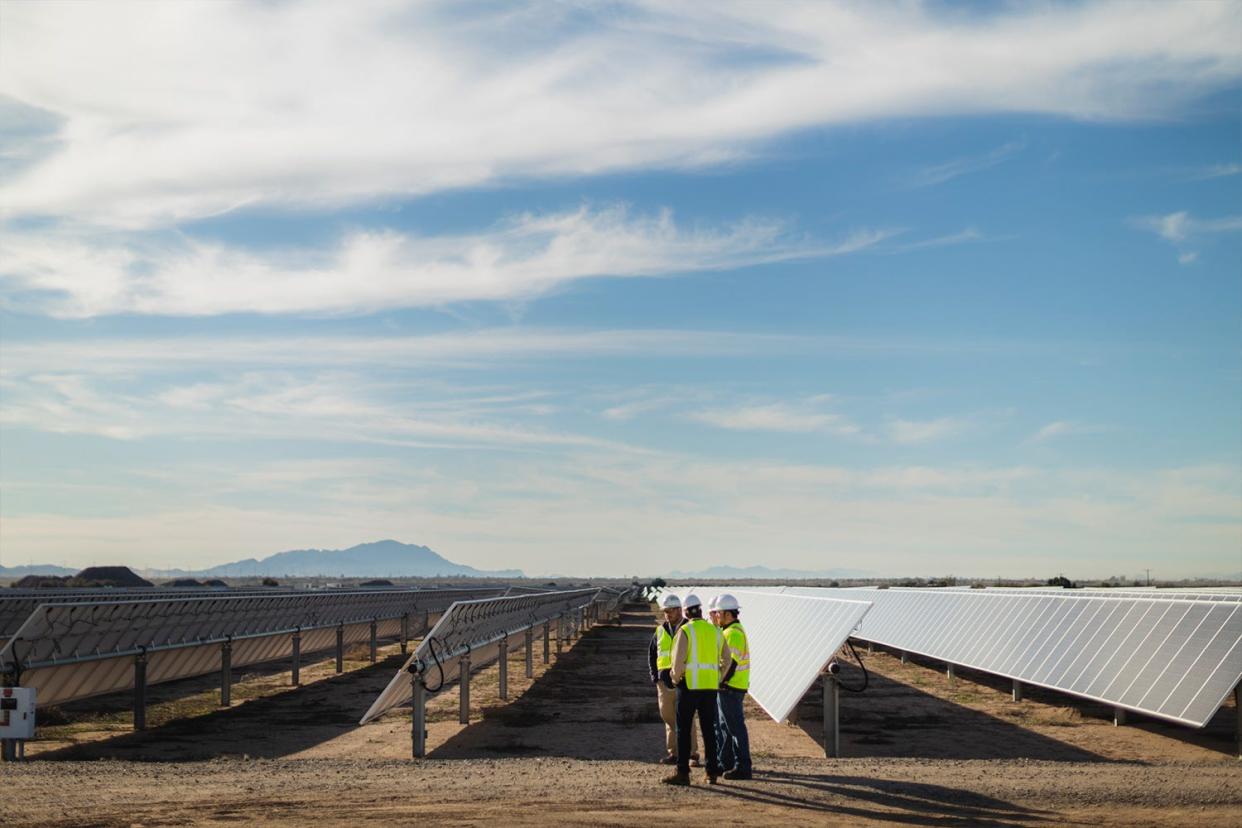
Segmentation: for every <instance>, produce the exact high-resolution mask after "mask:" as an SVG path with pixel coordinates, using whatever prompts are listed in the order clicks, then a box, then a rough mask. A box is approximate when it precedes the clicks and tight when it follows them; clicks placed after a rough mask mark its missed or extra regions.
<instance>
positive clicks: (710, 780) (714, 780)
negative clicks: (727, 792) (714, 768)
mask: <svg viewBox="0 0 1242 828" xmlns="http://www.w3.org/2000/svg"><path fill="white" fill-rule="evenodd" d="M719 779H720V776H719V775H718V774H715V773H712V772H711V771H708V772H707V784H709V785H719V784H720V782H719V781H718V780H719Z"/></svg>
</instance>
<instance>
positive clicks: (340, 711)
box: [0, 611, 1242, 826]
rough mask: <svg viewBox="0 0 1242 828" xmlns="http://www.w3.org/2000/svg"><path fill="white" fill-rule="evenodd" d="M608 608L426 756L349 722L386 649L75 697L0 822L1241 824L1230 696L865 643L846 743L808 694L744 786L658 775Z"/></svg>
mask: <svg viewBox="0 0 1242 828" xmlns="http://www.w3.org/2000/svg"><path fill="white" fill-rule="evenodd" d="M624 621H625V623H624V624H623V625H622V626H620V627H615V626H608V627H597V628H595V629H593V630H591V631H590V632H589V633H587V634H586V635H585V636H584V637H582V638H581V639H579V640H578V641H576V642H574V643H573V644H572V646H569V647H567V648H566V652H565V653H564V654H563V655H562V656H561V657H560V658H559V659H558V658H557V657H556V656H555V654H554V655H553V658H552V663H551V664H549V665H547V666H545V665H543V663H542V661H541V659H540V657H539V648H538V647H536V658H535V665H534V668H535V669H534V672H535V676H534V678H533V679H531V680H528V679H526V678H525V677H524V669H523V667H524V664H523V660H522V659H523V656H522V653H521V651H520V649H519V650H518V651H516V652H514V653H512V654H511V659H512V660H511V662H510V664H511V667H510V670H509V676H510V699H511V700H510V701H509V702H502V701H500V700H499V698H498V697H497V681H496V674H497V670H496V668H495V667H491V668H488V669H487V670H485V671H483V672H482V673H480V674H479V675H477V676H476V678H475V680H474V682H473V684H472V688H471V691H472V692H471V694H472V698H473V701H474V703H475V705H476V712H475V715H474V718H473V720H472V723H471V724H470V725H468V726H464V727H463V726H462V725H459V724H458V723H457V694H456V693H455V692H452V689H451V688H450V690H449V692H446V693H445V694H443V695H441V696H439V697H437V698H436V699H435V700H434V701H433V702H432V704H431V706H430V710H429V718H430V720H431V723H430V725H429V730H430V737H429V743H428V748H429V753H430V755H429V757H428V758H427V759H425V760H422V761H417V762H415V761H411V760H409V759H407V758H406V757H408V755H409V718H408V714H406V713H404V711H394V712H393V713H391V714H389V715H388V716H385V717H383V718H382V719H380V720H379V721H377V722H374V723H372V724H369V725H367V726H365V727H359V726H357V724H356V722H357V719H358V717H359V716H360V715H361V713H362V712H363V711H364V710H365V709H366V707H367V705H368V704H369V703H370V702H371V700H372V699H373V698H374V697H375V695H376V694H377V693H378V692H379V690H380V689H382V687H383V686H384V685H385V684H386V683H387V681H388V679H389V678H391V676H392V674H393V672H394V670H395V668H396V667H397V666H398V665H399V663H400V657H399V655H396V654H395V648H390V652H391V653H393V654H391V655H390V657H389V658H388V659H387V660H386V661H384V662H381V663H380V664H377V665H374V666H373V665H370V664H367V663H365V662H361V661H354V662H351V664H350V665H349V666H350V667H351V668H352V669H350V670H348V671H347V672H346V673H345V674H343V675H341V676H336V675H334V674H333V672H332V668H331V665H330V664H329V663H326V662H325V663H323V664H319V665H315V666H314V667H313V668H310V669H307V668H304V669H303V680H304V682H308V683H307V684H306V686H303V687H302V688H300V689H298V690H291V689H289V688H287V687H286V686H285V685H286V684H287V681H288V676H287V674H285V673H283V672H280V671H279V666H277V667H276V668H268V669H267V670H265V671H258V672H252V673H248V674H246V675H244V676H241V677H240V681H239V683H238V685H237V686H236V687H235V689H234V698H235V699H241V700H243V703H240V704H235V706H234V707H232V708H230V709H227V710H218V709H215V708H214V704H215V702H214V699H215V696H214V691H213V686H214V682H213V680H212V679H210V678H208V679H201V680H193V681H187V682H178V683H176V684H174V685H164V686H160V687H158V688H153V695H155V698H154V704H153V707H152V711H151V713H150V714H149V719H150V721H152V722H153V723H155V724H156V725H157V726H155V727H153V728H152V729H151V730H149V731H147V732H146V733H143V734H132V733H127V732H125V728H126V727H127V722H128V718H127V716H126V715H125V712H124V711H125V709H126V705H127V703H128V699H126V698H124V697H115V698H105V699H95V700H89V701H86V702H82V703H79V704H78V705H75V706H71V707H69V708H66V709H65V710H64V711H63V715H64V718H65V721H64V723H62V724H59V725H54V726H51V727H47V728H44V730H43V731H42V736H43V737H44V741H41V742H39V743H36V744H33V745H31V750H30V751H29V754H30V755H31V756H32V758H33V761H30V762H28V763H26V764H24V765H5V766H0V776H3V777H4V780H3V786H2V789H3V791H4V801H3V803H0V815H2V816H0V823H3V824H4V825H65V826H68V825H75V826H76V825H106V826H132V825H170V824H178V825H179V824H202V825H216V824H238V823H243V824H250V823H255V824H268V825H305V824H307V823H309V822H311V821H320V822H328V823H334V822H346V821H348V822H350V823H356V824H370V823H377V824H378V823H380V822H382V823H385V824H392V823H397V824H402V823H407V822H413V821H415V820H417V821H419V822H425V823H431V824H450V823H451V824H466V825H474V824H480V825H481V824H489V825H495V824H497V823H499V824H506V825H508V824H549V823H551V824H596V825H633V824H637V823H640V822H649V821H651V820H678V821H682V822H685V821H687V820H690V821H693V822H699V821H701V822H708V821H717V820H719V819H726V820H728V821H730V822H734V823H741V824H756V825H758V824H791V823H795V824H796V823H814V824H822V825H856V824H866V823H876V822H879V823H884V822H898V823H908V824H918V825H923V824H946V825H959V824H990V825H1034V824H1049V825H1051V824H1092V825H1155V824H1160V825H1166V826H1167V825H1191V824H1193V825H1212V826H1228V825H1242V762H1239V761H1238V760H1237V759H1235V758H1234V756H1233V753H1232V750H1233V747H1232V741H1231V734H1232V719H1231V718H1230V717H1231V715H1232V711H1231V710H1225V711H1222V713H1221V715H1220V716H1218V717H1217V720H1216V721H1214V723H1213V726H1212V727H1211V728H1209V729H1208V730H1207V731H1206V732H1202V733H1200V732H1195V731H1190V730H1187V729H1185V728H1178V727H1174V726H1165V725H1162V724H1159V723H1155V722H1144V723H1139V724H1136V725H1133V726H1129V727H1123V728H1115V727H1113V726H1112V724H1111V720H1110V719H1109V718H1107V711H1106V710H1104V709H1103V708H1095V707H1094V706H1092V705H1078V704H1071V703H1070V702H1069V701H1068V699H1066V698H1065V697H1057V696H1055V694H1038V693H1036V694H1029V695H1028V697H1027V699H1026V700H1024V701H1023V702H1020V703H1014V702H1012V701H1011V700H1010V699H1009V696H1008V686H1007V685H1004V684H1003V683H1001V682H998V681H995V680H990V679H987V678H986V677H981V676H973V675H970V674H959V679H958V682H957V685H956V687H954V688H949V687H947V685H946V682H945V681H944V678H943V676H942V675H941V674H940V673H939V672H938V671H937V670H935V669H933V666H932V665H919V664H904V665H903V664H901V663H900V662H899V660H898V659H896V658H894V657H892V656H890V655H887V654H883V653H876V654H874V655H872V656H867V655H866V654H864V658H865V659H866V663H867V665H868V666H869V667H870V668H871V670H872V677H871V687H870V688H869V689H868V691H867V692H866V693H864V694H861V695H859V696H847V697H846V698H845V699H844V700H843V706H842V728H843V753H844V754H845V755H846V756H848V757H851V758H847V759H840V760H826V759H824V758H823V752H822V749H821V748H820V746H819V745H818V743H817V741H816V740H817V739H818V736H819V733H820V722H819V721H818V720H817V719H816V718H815V715H816V711H817V710H818V708H819V700H818V693H817V692H814V691H813V692H812V693H811V694H808V697H807V699H805V700H804V704H803V706H802V708H801V711H800V715H799V723H798V724H796V725H778V724H775V723H773V722H771V721H770V720H767V719H765V718H764V717H763V714H762V713H761V712H760V711H759V710H757V709H755V708H753V707H752V709H751V710H750V714H749V716H750V722H751V737H752V743H753V751H754V754H755V761H756V767H757V769H758V771H757V774H756V778H755V779H754V780H752V781H748V782H734V783H724V784H721V785H719V786H716V787H710V788H709V787H708V786H706V785H703V784H701V783H702V778H701V777H699V776H696V777H695V780H694V781H695V783H696V784H695V786H694V787H693V788H691V789H689V790H683V789H669V788H667V787H665V786H662V785H660V784H659V782H658V780H659V778H660V776H661V775H662V774H663V772H664V771H665V768H663V767H661V766H658V765H656V764H654V762H653V760H654V759H655V758H656V757H657V756H658V755H659V754H660V752H661V746H662V725H661V724H660V723H659V721H658V718H657V716H656V712H655V702H654V691H653V690H652V688H651V687H650V685H649V684H647V679H646V666H645V658H646V655H645V644H646V637H647V634H648V631H649V629H650V624H651V623H653V617H652V616H651V615H649V614H646V613H643V612H641V611H632V612H630V613H627V614H626V616H625V618H624ZM858 678H860V676H859V675H858V674H857V672H856V671H849V672H848V673H847V675H846V679H847V680H857V679H858ZM981 682H982V683H981ZM1067 705H1068V706H1067ZM173 716H182V717H187V718H177V719H173V720H171V721H169V719H170V718H171V717H173Z"/></svg>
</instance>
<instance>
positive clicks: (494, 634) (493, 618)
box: [359, 587, 599, 724]
mask: <svg viewBox="0 0 1242 828" xmlns="http://www.w3.org/2000/svg"><path fill="white" fill-rule="evenodd" d="M598 594H599V590H598V589H597V588H595V587H591V588H588V589H576V590H561V591H558V592H545V593H533V594H526V595H503V596H499V597H495V598H485V599H479V600H473V601H457V602H454V603H453V605H452V606H450V607H449V608H448V609H447V610H446V611H445V612H444V614H443V615H442V616H441V617H440V619H439V620H438V621H437V622H436V624H435V626H434V627H433V628H432V629H431V630H430V631H428V633H427V635H426V636H424V637H423V640H422V641H421V642H419V645H418V647H416V648H415V650H414V652H412V653H411V654H410V656H409V658H408V659H406V661H405V663H404V664H403V665H402V666H401V668H400V669H399V670H398V671H397V673H396V675H395V676H393V678H392V679H391V680H390V681H389V682H388V685H387V686H386V687H385V688H384V689H383V691H381V692H380V694H379V695H378V696H377V697H376V698H375V701H373V702H372V703H371V706H370V707H369V708H367V711H366V713H364V714H363V716H362V718H361V719H360V720H359V724H366V723H367V722H369V721H371V720H373V719H376V718H378V717H380V716H382V715H383V714H384V713H387V712H388V711H389V710H392V709H393V708H395V707H400V706H401V705H403V704H405V703H407V702H409V701H410V700H411V699H412V698H413V695H414V694H413V688H412V686H411V672H410V670H411V668H412V667H413V668H415V669H416V670H417V671H418V672H420V673H423V674H424V675H426V674H427V673H430V671H431V669H432V668H433V666H434V668H435V669H436V671H437V673H438V677H439V685H438V686H437V687H436V689H435V690H434V693H439V692H442V691H444V690H446V689H447V688H449V687H450V686H452V685H453V684H455V683H456V681H457V678H458V675H457V672H458V671H457V668H458V667H459V665H460V662H461V660H462V657H463V656H469V659H470V666H471V668H472V669H473V668H475V667H479V666H483V665H485V664H488V663H491V662H492V661H495V660H496V659H497V658H498V657H499V643H500V641H501V640H503V639H504V638H505V637H507V636H510V635H516V634H517V633H519V632H523V631H525V630H527V629H530V628H533V627H535V626H539V625H542V624H544V623H550V622H552V621H560V620H563V619H564V618H566V617H569V616H570V614H571V613H576V612H578V611H579V610H581V609H583V608H585V607H587V606H589V605H590V604H591V603H592V602H593V601H594V600H595V598H596V596H597V595H598ZM428 659H431V661H428Z"/></svg>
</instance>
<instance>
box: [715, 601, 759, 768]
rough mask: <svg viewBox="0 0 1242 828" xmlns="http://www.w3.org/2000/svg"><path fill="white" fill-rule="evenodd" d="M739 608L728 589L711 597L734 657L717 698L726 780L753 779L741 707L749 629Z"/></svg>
mask: <svg viewBox="0 0 1242 828" xmlns="http://www.w3.org/2000/svg"><path fill="white" fill-rule="evenodd" d="M740 610H741V608H740V607H739V606H738V604H737V599H736V598H734V597H733V596H732V595H730V594H729V593H727V592H726V593H723V594H722V595H719V596H717V597H716V598H714V599H712V613H711V616H712V623H713V624H715V625H716V626H717V627H719V628H720V629H721V631H722V632H723V633H724V640H725V643H726V644H728V645H729V653H730V656H731V658H730V661H731V663H730V665H729V669H728V670H727V671H726V672H725V674H724V676H723V677H722V678H721V684H720V693H719V694H718V695H717V697H716V704H717V707H718V708H719V716H718V718H717V721H716V742H717V750H718V751H719V753H718V759H719V764H720V767H722V768H724V769H725V772H724V778H725V779H750V778H751V766H750V735H749V734H748V733H747V732H746V719H745V718H744V715H743V709H742V705H743V702H745V701H746V691H747V690H748V689H750V643H749V642H748V641H747V640H746V630H744V629H743V628H742V625H741V623H740V622H739V621H738V620H737V618H738V614H739V612H740Z"/></svg>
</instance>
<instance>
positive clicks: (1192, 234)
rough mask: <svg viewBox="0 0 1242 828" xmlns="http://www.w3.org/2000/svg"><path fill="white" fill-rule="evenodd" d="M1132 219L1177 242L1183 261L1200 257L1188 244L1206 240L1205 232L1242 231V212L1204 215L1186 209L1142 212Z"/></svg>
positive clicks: (1137, 224)
mask: <svg viewBox="0 0 1242 828" xmlns="http://www.w3.org/2000/svg"><path fill="white" fill-rule="evenodd" d="M1130 221H1131V224H1133V225H1134V226H1136V227H1138V228H1140V229H1143V230H1147V231H1150V232H1152V233H1155V234H1156V235H1157V236H1159V237H1160V238H1162V239H1164V240H1165V241H1168V242H1172V243H1173V244H1175V245H1177V246H1178V248H1179V249H1180V253H1179V254H1178V257H1177V260H1178V262H1179V263H1180V264H1183V265H1188V264H1193V263H1194V262H1195V261H1197V260H1198V258H1199V252H1198V251H1197V250H1189V249H1187V247H1188V246H1189V245H1191V244H1194V243H1195V242H1197V241H1202V239H1203V238H1204V237H1205V236H1213V235H1219V234H1221V233H1237V232H1242V216H1222V217H1220V218H1212V219H1201V218H1196V217H1195V216H1192V215H1191V214H1190V213H1189V212H1187V211H1186V210H1179V211H1178V212H1176V213H1168V214H1166V215H1163V216H1141V217H1139V218H1135V219H1131V220H1130Z"/></svg>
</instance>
